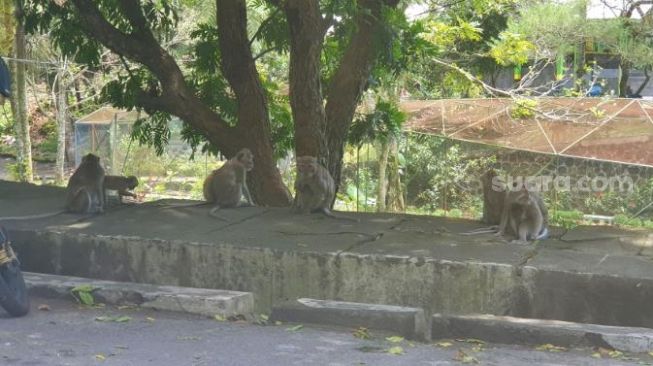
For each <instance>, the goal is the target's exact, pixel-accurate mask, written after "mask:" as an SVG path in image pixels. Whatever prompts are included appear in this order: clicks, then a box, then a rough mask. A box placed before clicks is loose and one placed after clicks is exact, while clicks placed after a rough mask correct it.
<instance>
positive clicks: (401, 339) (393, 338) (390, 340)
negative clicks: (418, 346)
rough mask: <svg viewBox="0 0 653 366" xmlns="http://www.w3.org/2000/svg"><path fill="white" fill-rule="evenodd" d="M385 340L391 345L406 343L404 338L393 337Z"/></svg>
mask: <svg viewBox="0 0 653 366" xmlns="http://www.w3.org/2000/svg"><path fill="white" fill-rule="evenodd" d="M385 340H386V341H388V342H391V343H401V342H403V341H404V337H400V336H392V337H386V338H385Z"/></svg>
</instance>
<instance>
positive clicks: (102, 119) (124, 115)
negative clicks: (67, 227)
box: [75, 106, 146, 125]
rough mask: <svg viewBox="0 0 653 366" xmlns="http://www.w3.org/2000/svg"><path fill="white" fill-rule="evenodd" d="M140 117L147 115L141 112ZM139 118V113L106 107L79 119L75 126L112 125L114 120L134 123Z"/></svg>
mask: <svg viewBox="0 0 653 366" xmlns="http://www.w3.org/2000/svg"><path fill="white" fill-rule="evenodd" d="M140 116H141V117H145V116H146V114H145V113H144V112H141V115H140ZM138 118H139V112H137V111H134V110H132V111H126V110H124V109H118V108H114V107H111V106H104V107H101V108H99V109H96V110H95V111H93V112H91V113H89V114H87V115H85V116H84V117H82V118H80V119H78V120H77V121H75V124H78V123H79V124H99V125H108V124H111V121H113V120H114V119H115V120H116V121H117V122H118V123H134V122H136V120H137V119H138Z"/></svg>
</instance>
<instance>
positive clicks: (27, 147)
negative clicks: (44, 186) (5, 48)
mask: <svg viewBox="0 0 653 366" xmlns="http://www.w3.org/2000/svg"><path fill="white" fill-rule="evenodd" d="M5 1H6V0H5ZM23 6H24V5H23V1H22V0H16V1H15V3H14V11H15V14H16V22H15V24H16V28H15V29H16V32H15V33H14V54H13V56H14V58H16V59H17V61H15V62H13V65H14V67H13V68H12V70H13V76H14V82H13V83H12V89H13V90H12V96H11V110H12V115H13V117H14V130H15V134H16V152H17V154H16V155H17V156H16V158H17V159H16V160H17V162H16V164H17V166H18V178H19V179H20V180H21V181H24V182H31V181H32V180H33V179H34V177H33V173H32V142H31V139H30V134H29V130H30V126H29V120H28V119H27V95H26V88H25V86H26V84H25V73H26V66H25V61H26V60H27V41H26V39H25V24H24V20H23V10H24V8H23Z"/></svg>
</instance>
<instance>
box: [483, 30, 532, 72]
mask: <svg viewBox="0 0 653 366" xmlns="http://www.w3.org/2000/svg"><path fill="white" fill-rule="evenodd" d="M535 50H536V47H535V45H534V44H533V43H532V42H530V41H528V40H525V39H524V38H523V37H522V36H521V35H519V34H515V33H511V32H507V31H506V32H502V33H501V34H500V35H499V38H498V39H496V40H494V41H492V49H491V50H490V56H492V58H493V59H494V60H495V61H496V62H497V63H498V64H499V65H502V66H510V65H523V64H525V63H527V62H528V59H529V58H530V57H532V56H533V54H534V53H535Z"/></svg>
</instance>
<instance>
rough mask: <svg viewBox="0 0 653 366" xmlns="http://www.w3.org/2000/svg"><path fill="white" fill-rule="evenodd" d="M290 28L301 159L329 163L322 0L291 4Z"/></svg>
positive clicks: (288, 6) (294, 112) (292, 1)
mask: <svg viewBox="0 0 653 366" xmlns="http://www.w3.org/2000/svg"><path fill="white" fill-rule="evenodd" d="M285 11H286V18H287V19H288V26H289V28H290V70H289V79H290V105H291V107H292V115H293V120H294V122H295V150H296V152H297V156H302V155H309V156H315V157H317V158H318V159H319V160H320V161H321V162H323V163H326V162H327V161H328V160H329V149H328V147H327V141H326V115H325V112H324V97H323V95H322V82H321V72H320V68H321V60H320V57H321V54H322V45H323V44H324V30H323V27H324V24H323V19H322V14H321V10H320V2H319V0H288V1H287V2H286V9H285Z"/></svg>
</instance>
